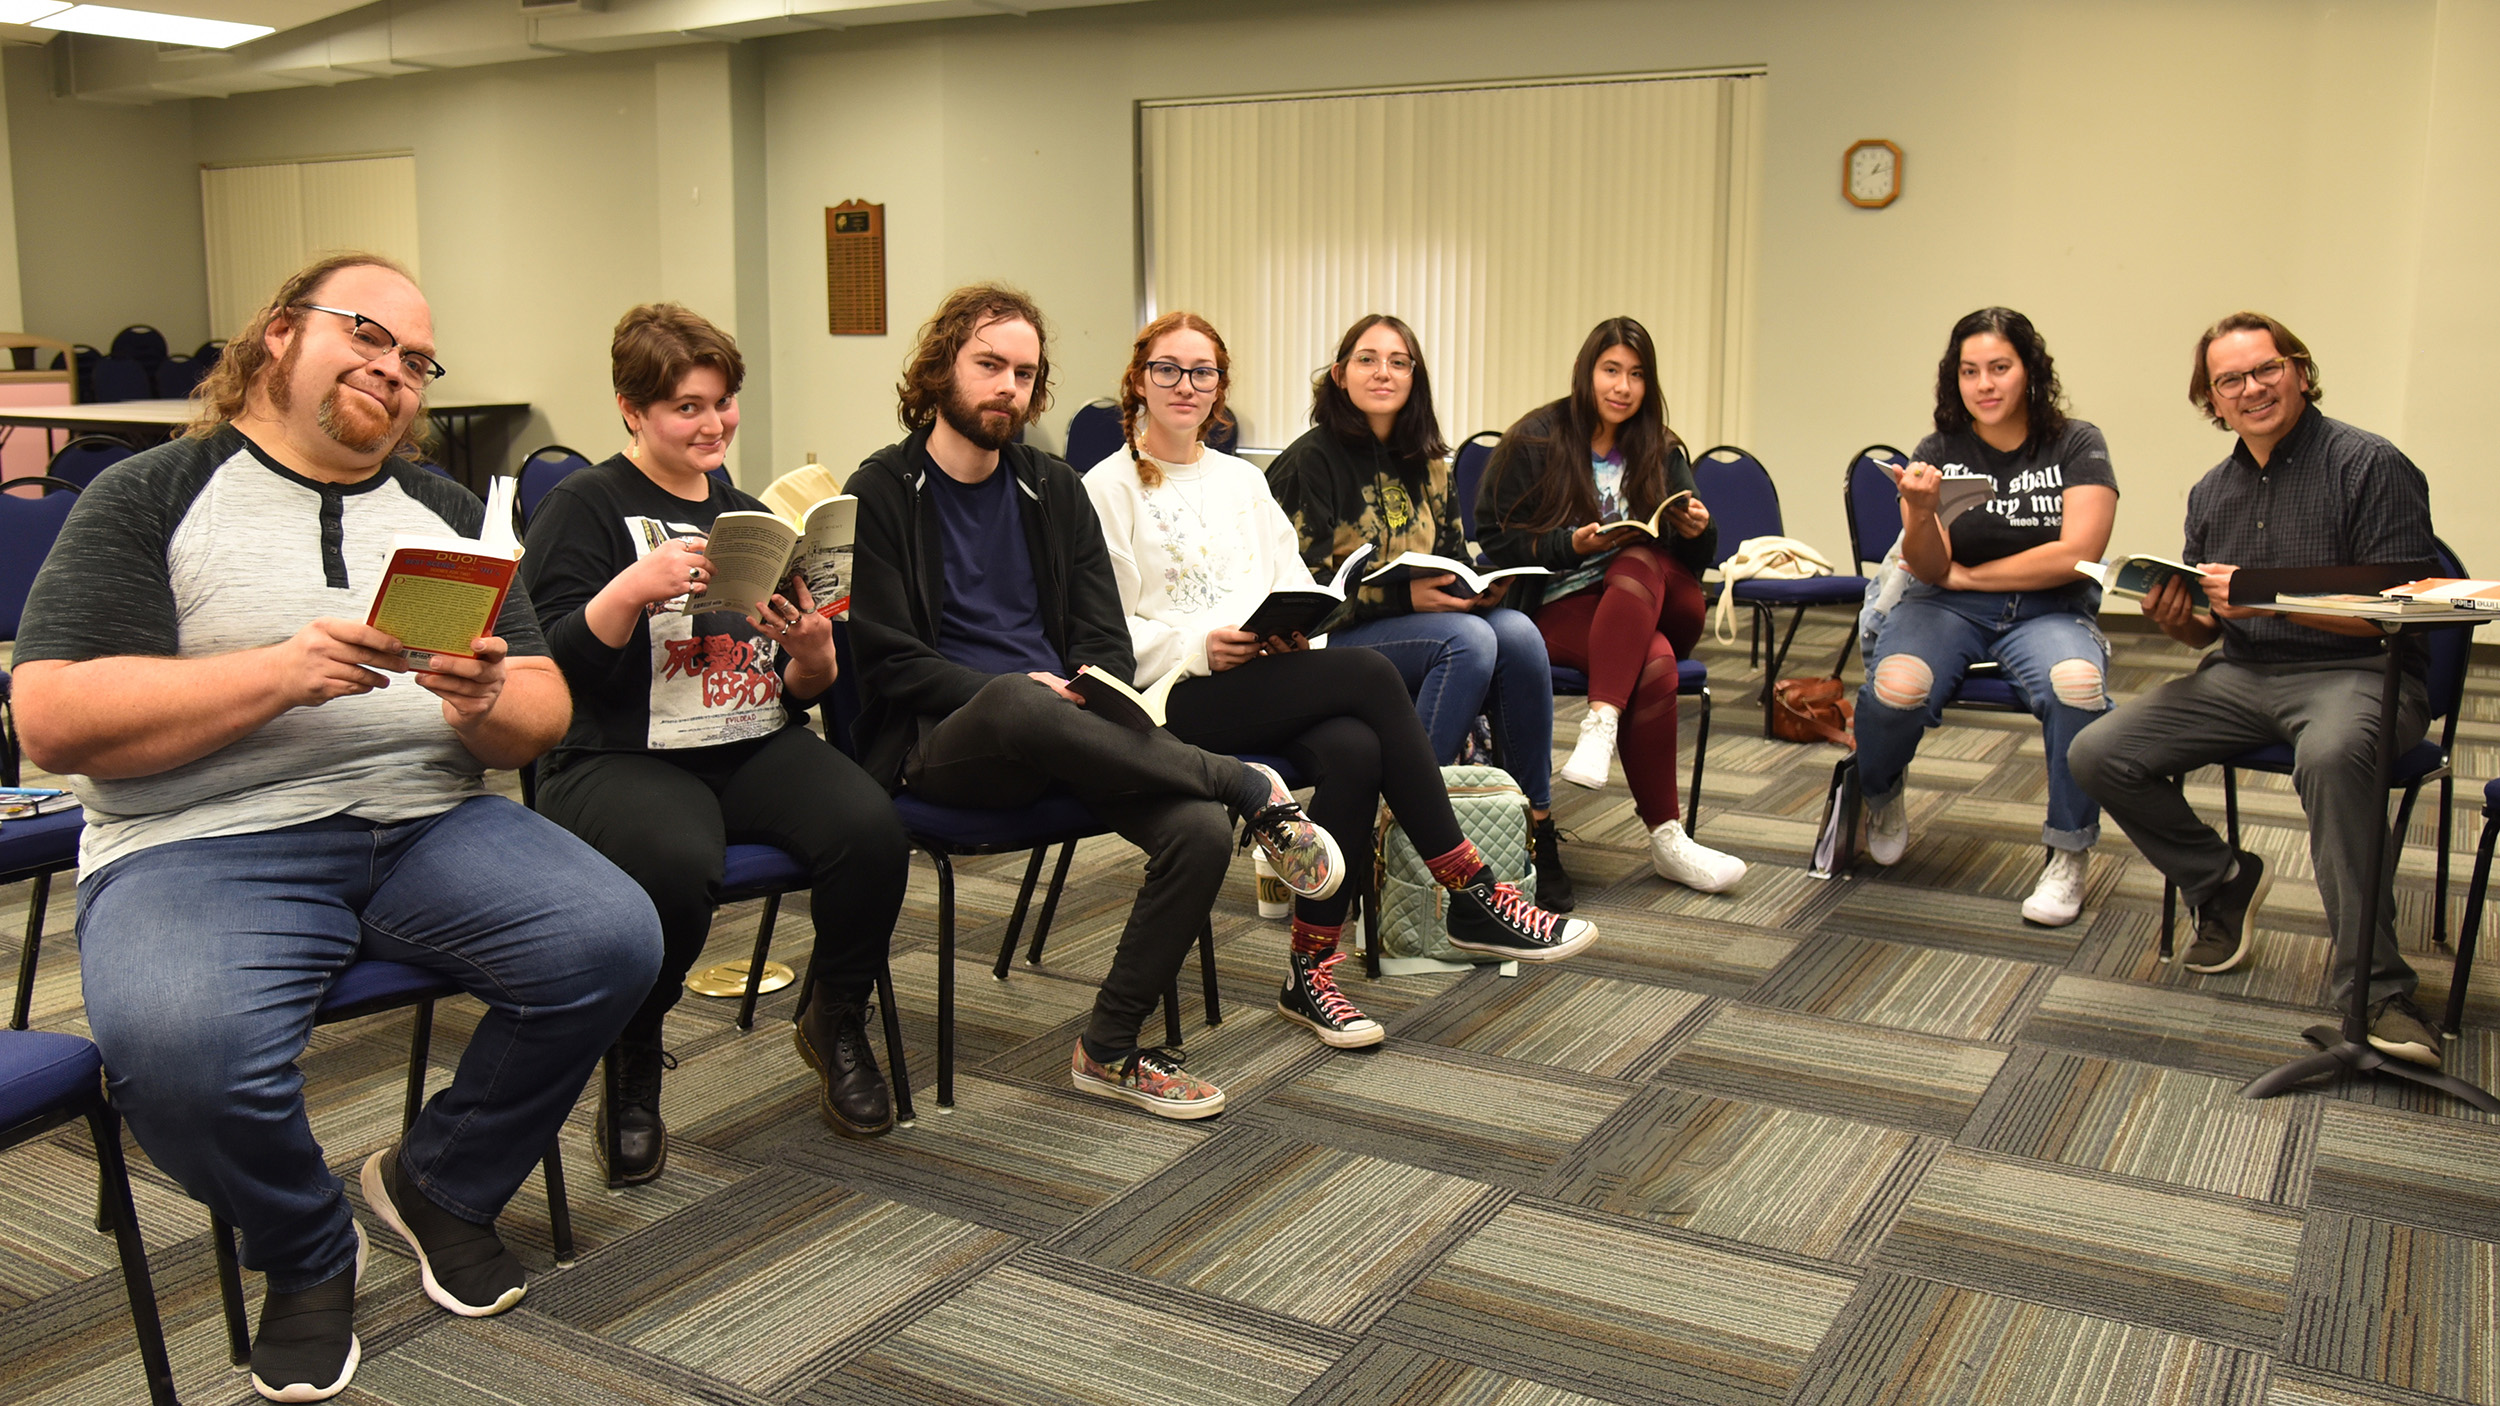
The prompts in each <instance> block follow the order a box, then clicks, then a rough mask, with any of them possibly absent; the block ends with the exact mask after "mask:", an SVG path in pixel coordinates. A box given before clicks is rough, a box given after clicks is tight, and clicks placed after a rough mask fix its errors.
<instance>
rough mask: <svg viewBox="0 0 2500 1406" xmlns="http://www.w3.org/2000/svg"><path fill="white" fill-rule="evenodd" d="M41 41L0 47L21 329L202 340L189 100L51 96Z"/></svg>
mask: <svg viewBox="0 0 2500 1406" xmlns="http://www.w3.org/2000/svg"><path fill="white" fill-rule="evenodd" d="M46 55H47V51H46V50H44V49H40V48H35V47H32V46H29V45H17V44H12V45H10V46H8V47H7V48H6V49H5V50H0V67H4V68H5V71H6V73H7V84H8V113H9V131H8V137H9V157H10V159H9V167H10V170H9V175H10V187H11V190H12V193H13V201H14V204H15V205H16V207H17V209H16V221H15V223H16V228H17V255H18V279H17V288H18V290H19V294H20V300H21V305H22V307H23V311H24V318H23V320H24V322H25V328H24V330H26V331H29V332H37V333H41V334H42V335H44V336H47V337H58V338H60V339H61V340H62V341H65V342H86V343H89V344H90V345H93V346H97V347H104V346H107V345H108V344H109V343H110V342H111V341H112V338H113V334H114V333H116V332H119V331H120V330H121V329H123V328H124V327H127V326H129V325H131V324H132V323H134V322H144V323H147V324H149V325H151V326H153V327H155V328H157V329H159V330H160V331H162V332H163V333H164V334H165V340H166V341H167V342H168V343H169V344H170V345H172V346H173V347H174V348H175V349H176V350H180V351H188V350H190V349H191V348H193V347H196V346H198V345H199V344H200V343H201V342H203V341H205V340H207V338H208V260H207V256H206V254H205V253H204V252H203V250H202V246H201V243H200V177H199V171H198V168H197V167H196V165H195V164H194V163H193V160H192V157H191V113H192V109H193V108H195V107H197V106H199V104H196V103H187V102H186V103H162V104H159V105H157V106H155V107H108V106H104V105H102V104H98V103H82V102H77V101H74V100H66V99H58V98H55V97H53V96H52V75H51V68H50V65H49V62H48V60H47V57H46Z"/></svg>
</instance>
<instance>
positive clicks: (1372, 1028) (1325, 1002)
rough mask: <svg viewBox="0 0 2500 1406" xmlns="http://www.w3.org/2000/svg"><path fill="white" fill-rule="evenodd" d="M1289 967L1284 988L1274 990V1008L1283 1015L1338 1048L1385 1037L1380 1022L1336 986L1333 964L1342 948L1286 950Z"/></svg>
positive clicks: (1354, 1047)
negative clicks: (1322, 952)
mask: <svg viewBox="0 0 2500 1406" xmlns="http://www.w3.org/2000/svg"><path fill="white" fill-rule="evenodd" d="M1290 956H1291V958H1292V961H1293V970H1292V971H1291V972H1290V973H1288V974H1287V975H1286V977H1285V989H1284V990H1282V991H1279V992H1277V993H1276V1009H1277V1010H1278V1011H1279V1012H1281V1013H1282V1014H1283V1015H1284V1017H1285V1019H1287V1020H1291V1021H1298V1022H1300V1023H1301V1024H1304V1025H1307V1026H1309V1027H1311V1030H1312V1032H1313V1033H1314V1034H1317V1035H1318V1036H1319V1040H1320V1043H1321V1044H1323V1045H1333V1046H1335V1047H1337V1048H1338V1049H1341V1050H1359V1049H1362V1048H1363V1047H1364V1046H1366V1045H1377V1044H1379V1043H1380V1042H1381V1041H1383V1040H1385V1039H1388V1038H1389V1032H1388V1031H1386V1030H1383V1029H1381V1028H1380V1022H1379V1021H1376V1020H1374V1019H1372V1018H1371V1017H1370V1016H1367V1015H1365V1014H1363V1013H1362V1012H1361V1011H1359V1010H1356V1009H1355V1008H1354V1003H1353V1002H1352V1001H1349V1000H1347V999H1346V998H1345V993H1344V992H1342V991H1339V990H1338V989H1337V977H1336V972H1335V968H1336V965H1337V964H1338V963H1339V962H1342V961H1344V960H1345V954H1344V953H1343V952H1331V953H1329V954H1328V955H1327V956H1325V957H1311V956H1305V955H1304V954H1302V953H1300V952H1295V953H1292V954H1290Z"/></svg>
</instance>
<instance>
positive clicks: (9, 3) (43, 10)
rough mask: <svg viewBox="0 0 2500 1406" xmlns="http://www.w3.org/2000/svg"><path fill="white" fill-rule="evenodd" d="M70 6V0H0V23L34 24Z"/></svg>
mask: <svg viewBox="0 0 2500 1406" xmlns="http://www.w3.org/2000/svg"><path fill="white" fill-rule="evenodd" d="M68 8H69V0H0V24H33V23H34V22H35V21H37V20H39V19H42V18H43V17H44V16H45V15H49V14H54V13H57V12H59V11H61V10H66V9H68Z"/></svg>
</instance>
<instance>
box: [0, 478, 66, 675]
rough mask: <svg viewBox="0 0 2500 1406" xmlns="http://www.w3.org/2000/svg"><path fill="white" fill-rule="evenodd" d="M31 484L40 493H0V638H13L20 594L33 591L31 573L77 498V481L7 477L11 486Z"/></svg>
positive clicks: (21, 605) (23, 602) (22, 610)
mask: <svg viewBox="0 0 2500 1406" xmlns="http://www.w3.org/2000/svg"><path fill="white" fill-rule="evenodd" d="M30 485H31V486H32V487H34V488H35V490H36V491H37V492H38V493H39V494H40V495H41V496H39V497H34V498H21V497H19V496H18V495H17V494H15V493H13V492H0V640H13V639H16V638H17V622H18V619H19V617H21V616H23V615H24V614H25V613H26V594H27V592H29V591H31V590H33V589H34V586H35V572H36V571H37V570H38V569H39V568H41V567H42V566H43V559H44V558H45V557H46V556H49V555H50V554H51V552H52V543H53V541H54V539H56V538H58V537H59V536H60V535H61V524H62V523H64V522H66V521H68V520H69V510H70V505H71V504H73V503H76V502H77V501H78V485H77V484H74V483H71V482H69V481H68V480H66V479H57V478H50V477H43V476H35V477H29V478H13V479H10V480H9V481H8V485H7V486H8V487H9V488H11V489H16V488H24V487H27V486H30Z"/></svg>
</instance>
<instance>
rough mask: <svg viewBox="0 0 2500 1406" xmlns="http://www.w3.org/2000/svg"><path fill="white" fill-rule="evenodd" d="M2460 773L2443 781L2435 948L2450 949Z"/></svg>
mask: <svg viewBox="0 0 2500 1406" xmlns="http://www.w3.org/2000/svg"><path fill="white" fill-rule="evenodd" d="M2456 814H2457V795H2456V773H2455V772H2453V771H2452V772H2449V773H2447V774H2446V775H2443V776H2441V777H2440V778H2439V860H2438V864H2439V874H2438V881H2437V883H2436V884H2435V885H2434V886H2433V887H2432V889H2431V945H2432V946H2434V947H2445V946H2447V945H2448V844H2449V841H2450V840H2451V839H2452V838H2453V837H2454V835H2455V832H2456Z"/></svg>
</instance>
